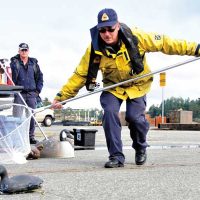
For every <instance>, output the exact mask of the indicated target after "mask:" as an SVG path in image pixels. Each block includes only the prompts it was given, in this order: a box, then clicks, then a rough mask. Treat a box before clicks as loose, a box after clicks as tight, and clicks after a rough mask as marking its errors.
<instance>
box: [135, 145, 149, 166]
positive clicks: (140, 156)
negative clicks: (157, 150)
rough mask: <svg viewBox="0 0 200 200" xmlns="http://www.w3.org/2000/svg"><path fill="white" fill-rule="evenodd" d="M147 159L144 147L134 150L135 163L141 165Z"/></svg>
mask: <svg viewBox="0 0 200 200" xmlns="http://www.w3.org/2000/svg"><path fill="white" fill-rule="evenodd" d="M146 160H147V153H146V149H140V150H135V163H136V165H143V164H144V163H145V162H146Z"/></svg>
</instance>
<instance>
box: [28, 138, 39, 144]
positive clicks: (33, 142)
mask: <svg viewBox="0 0 200 200" xmlns="http://www.w3.org/2000/svg"><path fill="white" fill-rule="evenodd" d="M38 142H39V141H38V140H36V139H35V138H34V137H31V138H30V144H37V143H38Z"/></svg>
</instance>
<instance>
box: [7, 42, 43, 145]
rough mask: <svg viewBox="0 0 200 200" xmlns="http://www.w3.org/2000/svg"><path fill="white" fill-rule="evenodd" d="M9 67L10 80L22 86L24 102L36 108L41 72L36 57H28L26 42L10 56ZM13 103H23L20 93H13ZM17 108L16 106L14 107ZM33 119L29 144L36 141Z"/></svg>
mask: <svg viewBox="0 0 200 200" xmlns="http://www.w3.org/2000/svg"><path fill="white" fill-rule="evenodd" d="M10 67H11V69H12V80H13V82H14V84H15V85H19V86H23V87H24V89H23V90H22V92H21V96H22V97H23V99H24V101H25V102H26V104H27V105H28V106H29V107H30V108H32V109H35V108H36V103H37V100H36V99H37V98H38V96H39V94H40V92H41V91H42V88H43V73H42V72H41V70H40V67H39V65H38V61H37V59H36V58H31V57H29V46H28V44H26V43H21V44H20V45H19V51H18V54H17V55H16V56H14V57H12V58H11V63H10ZM14 103H16V104H24V102H23V100H22V98H21V97H20V95H18V94H15V96H14ZM16 108H17V107H16ZM13 112H14V115H15V114H19V112H20V111H19V109H16V110H15V111H13ZM21 112H22V111H21ZM34 131H35V121H34V119H33V118H31V122H30V130H29V138H30V144H36V143H37V142H38V141H37V140H36V139H35V134H34Z"/></svg>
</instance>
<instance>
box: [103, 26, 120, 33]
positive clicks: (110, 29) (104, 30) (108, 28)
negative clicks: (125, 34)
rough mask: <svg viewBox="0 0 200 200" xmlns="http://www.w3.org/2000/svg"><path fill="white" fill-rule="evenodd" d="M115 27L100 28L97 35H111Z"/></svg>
mask: <svg viewBox="0 0 200 200" xmlns="http://www.w3.org/2000/svg"><path fill="white" fill-rule="evenodd" d="M115 29H116V27H114V28H112V27H109V26H108V27H107V28H100V29H99V33H105V32H106V31H108V32H111V33H113V32H114V31H115Z"/></svg>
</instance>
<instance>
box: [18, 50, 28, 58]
mask: <svg viewBox="0 0 200 200" xmlns="http://www.w3.org/2000/svg"><path fill="white" fill-rule="evenodd" d="M28 53H29V50H28V49H22V50H19V55H20V57H21V58H28Z"/></svg>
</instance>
